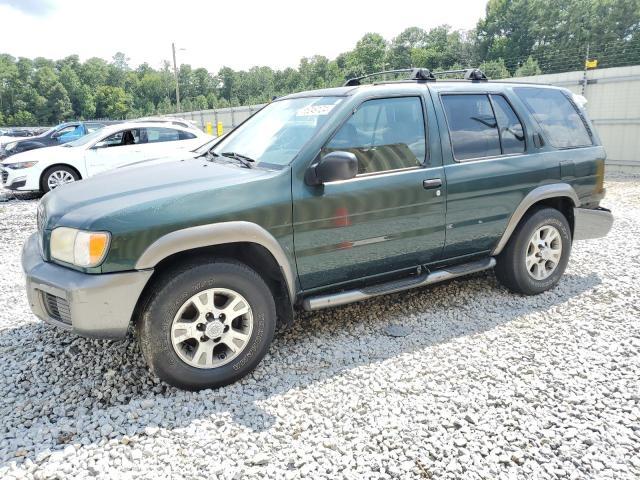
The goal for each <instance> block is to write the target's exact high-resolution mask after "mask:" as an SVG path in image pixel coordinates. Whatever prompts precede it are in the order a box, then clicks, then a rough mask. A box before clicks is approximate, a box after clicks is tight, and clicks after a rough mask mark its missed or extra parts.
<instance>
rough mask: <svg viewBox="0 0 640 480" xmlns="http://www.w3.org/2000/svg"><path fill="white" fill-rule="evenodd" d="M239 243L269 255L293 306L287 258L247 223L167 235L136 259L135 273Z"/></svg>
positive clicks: (267, 236) (275, 243) (263, 232)
mask: <svg viewBox="0 0 640 480" xmlns="http://www.w3.org/2000/svg"><path fill="white" fill-rule="evenodd" d="M240 242H242V243H255V244H258V245H260V246H262V247H264V248H266V249H267V250H268V251H269V252H270V253H271V255H272V256H273V258H274V259H275V260H276V262H277V263H278V265H279V266H280V269H281V270H282V274H283V275H284V279H285V282H286V283H287V290H288V292H289V298H290V300H291V302H292V303H293V302H294V301H295V298H296V295H295V288H296V280H295V279H296V277H295V274H294V272H293V268H292V266H291V263H290V262H289V259H288V257H287V254H286V253H285V251H284V249H283V248H282V246H281V245H280V243H279V242H278V241H277V240H276V239H275V238H274V236H273V235H271V234H270V233H269V232H268V231H267V230H265V229H264V228H263V227H261V226H260V225H257V224H255V223H251V222H245V221H233V222H220V223H212V224H207V225H199V226H197V227H189V228H184V229H181V230H176V231H174V232H171V233H167V234H166V235H163V236H162V237H160V238H158V239H157V240H156V241H155V242H153V243H152V244H151V245H149V246H148V247H147V249H146V250H145V251H144V252H143V253H142V255H140V258H138V261H137V262H136V265H135V269H136V270H146V269H151V268H154V267H155V266H156V265H157V264H158V263H159V262H160V261H162V260H164V259H165V258H167V257H169V256H171V255H174V254H176V253H180V252H184V251H186V250H192V249H195V248H202V247H211V246H215V245H224V244H228V243H240Z"/></svg>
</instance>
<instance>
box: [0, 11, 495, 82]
mask: <svg viewBox="0 0 640 480" xmlns="http://www.w3.org/2000/svg"><path fill="white" fill-rule="evenodd" d="M485 5H486V0H446V1H444V2H435V1H428V0H393V1H385V2H379V1H375V0H369V1H366V2H364V1H356V0H351V1H345V0H340V1H337V0H324V1H323V0H319V1H315V2H309V1H305V0H298V1H289V0H271V1H265V0H262V1H255V2H253V1H242V0H230V1H220V0H218V1H216V0H213V1H206V0H180V1H174V2H170V1H167V0H155V1H153V0H107V1H102V2H97V1H95V0H94V1H92V0H0V53H8V54H10V55H13V56H15V57H20V56H22V57H29V58H35V57H38V56H41V57H45V58H51V59H60V58H63V57H65V56H67V55H71V54H78V55H80V58H81V60H86V59H87V58H90V57H101V58H104V59H107V60H110V59H111V58H112V56H113V54H114V53H116V52H118V51H120V52H124V53H125V54H126V55H127V57H129V59H130V60H129V64H130V65H131V66H134V67H135V66H137V65H139V64H141V63H143V62H147V63H149V64H150V65H151V66H153V67H156V68H157V67H159V66H161V64H162V62H163V60H171V43H172V42H175V43H176V47H177V49H178V50H177V57H178V63H188V64H191V65H192V66H193V67H194V68H196V67H204V68H207V69H208V70H209V71H212V72H216V71H218V70H219V69H220V67H222V66H229V67H231V68H233V69H247V68H250V67H252V66H255V65H268V66H270V67H272V68H286V67H296V66H297V65H298V63H299V61H300V59H301V58H302V57H309V56H312V55H316V54H317V55H324V56H326V57H329V58H331V59H333V58H335V57H336V56H337V55H338V54H340V53H342V52H345V51H347V50H350V49H352V48H353V47H354V46H355V44H356V42H357V41H358V39H360V38H361V37H362V36H363V35H364V34H365V33H367V32H377V33H380V34H381V35H382V36H383V37H385V38H386V39H387V40H390V39H391V38H393V37H394V36H396V35H397V34H398V33H400V32H401V31H402V30H404V29H405V28H407V27H410V26H418V27H421V28H424V29H427V30H428V29H429V28H432V27H435V26H438V25H441V24H445V23H446V24H449V25H451V26H452V27H453V28H455V29H465V30H468V29H471V28H474V27H475V25H476V22H477V21H478V19H479V18H480V17H481V16H483V15H484V10H485Z"/></svg>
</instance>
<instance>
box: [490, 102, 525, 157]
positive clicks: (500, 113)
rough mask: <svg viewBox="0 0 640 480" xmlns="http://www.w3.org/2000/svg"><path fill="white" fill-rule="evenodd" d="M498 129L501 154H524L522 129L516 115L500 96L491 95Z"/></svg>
mask: <svg viewBox="0 0 640 480" xmlns="http://www.w3.org/2000/svg"><path fill="white" fill-rule="evenodd" d="M491 100H492V101H493V109H494V111H495V114H496V119H497V120H498V128H499V129H500V143H501V145H502V153H503V154H507V153H524V129H523V128H522V124H521V123H520V120H518V117H517V115H516V114H515V112H514V111H513V109H512V108H511V105H509V102H507V99H506V98H504V97H503V96H502V95H491Z"/></svg>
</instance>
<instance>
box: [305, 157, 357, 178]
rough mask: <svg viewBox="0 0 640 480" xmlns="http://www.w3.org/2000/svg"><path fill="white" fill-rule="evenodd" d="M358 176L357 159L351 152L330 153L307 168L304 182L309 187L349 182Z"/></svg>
mask: <svg viewBox="0 0 640 480" xmlns="http://www.w3.org/2000/svg"><path fill="white" fill-rule="evenodd" d="M357 174H358V159H357V157H356V156H355V155H354V154H353V153H351V152H340V151H337V152H330V153H327V154H326V155H325V156H324V157H322V158H321V159H320V161H319V162H318V164H317V165H316V166H315V167H311V168H309V170H307V174H306V176H305V181H306V183H307V184H309V185H320V184H322V183H327V182H336V181H339V180H349V179H351V178H354V177H355V176H356V175H357Z"/></svg>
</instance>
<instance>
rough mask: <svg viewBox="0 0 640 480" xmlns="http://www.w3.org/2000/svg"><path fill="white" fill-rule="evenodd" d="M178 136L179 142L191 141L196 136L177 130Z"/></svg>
mask: <svg viewBox="0 0 640 480" xmlns="http://www.w3.org/2000/svg"><path fill="white" fill-rule="evenodd" d="M178 132H179V133H178V135H179V136H180V140H192V139H194V138H196V136H195V135H194V134H193V133H191V132H184V131H182V130H178Z"/></svg>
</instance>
